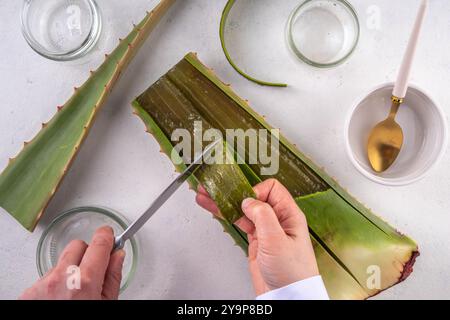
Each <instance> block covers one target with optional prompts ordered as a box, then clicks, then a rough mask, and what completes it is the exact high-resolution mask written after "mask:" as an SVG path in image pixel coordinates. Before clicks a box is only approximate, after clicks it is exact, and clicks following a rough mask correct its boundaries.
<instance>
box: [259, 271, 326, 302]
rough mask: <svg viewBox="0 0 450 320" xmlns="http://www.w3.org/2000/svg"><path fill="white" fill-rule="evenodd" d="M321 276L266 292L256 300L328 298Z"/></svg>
mask: <svg viewBox="0 0 450 320" xmlns="http://www.w3.org/2000/svg"><path fill="white" fill-rule="evenodd" d="M329 299H330V298H329V297H328V293H327V290H326V289H325V285H324V284H323V281H322V277H321V276H316V277H312V278H309V279H305V280H301V281H298V282H295V283H292V284H290V285H288V286H286V287H283V288H279V289H276V290H273V291H269V292H266V293H264V294H262V295H260V296H258V297H257V298H256V300H329Z"/></svg>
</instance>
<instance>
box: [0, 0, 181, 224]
mask: <svg viewBox="0 0 450 320" xmlns="http://www.w3.org/2000/svg"><path fill="white" fill-rule="evenodd" d="M174 2H175V0H162V1H161V2H160V4H159V5H158V6H157V7H155V9H154V10H153V11H151V12H149V13H148V14H147V15H146V17H145V18H144V19H143V20H142V21H141V22H140V23H139V24H138V25H137V26H136V27H135V28H134V29H133V31H131V33H130V34H129V35H128V36H127V37H126V38H125V39H123V40H121V41H120V43H119V45H118V47H117V48H116V49H115V50H114V51H113V52H112V53H111V54H110V55H107V56H106V60H105V62H104V63H103V64H102V65H101V66H100V67H99V68H98V69H97V70H96V71H95V72H92V75H91V76H90V78H89V79H88V80H87V81H86V82H85V83H84V84H83V85H82V86H81V87H80V88H76V89H75V93H74V94H73V96H72V97H71V98H70V99H69V101H67V103H66V104H65V105H64V106H62V107H59V108H58V112H57V113H56V115H55V116H54V117H53V118H52V119H51V120H50V121H49V122H48V123H46V124H43V125H42V130H41V131H40V132H39V133H38V134H37V136H36V137H34V139H33V140H32V141H30V142H29V143H25V145H24V148H23V150H22V151H21V152H20V153H19V155H18V156H17V157H16V158H15V159H11V160H10V163H9V165H8V166H7V168H6V169H5V170H4V171H3V172H2V174H1V175H0V206H1V207H3V208H4V209H5V210H6V211H8V212H9V213H10V214H11V215H12V216H13V217H14V218H16V219H17V220H18V221H19V222H20V223H21V224H22V225H23V226H24V227H25V228H27V229H28V230H30V231H32V230H33V229H34V228H35V226H36V224H37V222H38V221H39V218H40V216H41V215H42V213H43V212H44V210H45V208H46V206H47V204H48V203H49V201H50V199H51V198H52V197H53V195H54V194H55V192H56V189H57V188H58V186H59V184H60V182H61V180H62V178H63V177H64V175H65V174H66V172H67V170H68V169H69V167H70V164H71V163H72V161H73V160H74V158H75V156H76V153H77V151H78V149H79V148H80V145H81V143H82V142H83V140H84V139H85V137H86V135H87V133H88V131H89V129H90V127H91V125H92V124H93V122H94V119H95V116H96V114H97V112H98V110H99V109H100V107H101V106H102V105H103V104H104V102H105V100H106V98H107V97H108V95H109V93H110V92H111V90H112V88H113V86H114V85H115V83H116V82H117V80H118V79H119V77H120V75H121V74H122V72H123V71H124V70H125V69H126V68H127V66H128V64H129V63H130V61H131V60H132V59H133V57H134V56H135V54H136V53H137V52H138V50H139V48H140V47H141V46H142V44H143V43H144V41H145V40H146V39H147V37H148V36H149V34H150V33H151V31H152V30H153V29H154V27H155V26H156V25H157V23H158V22H159V21H160V19H161V17H163V16H164V14H165V13H166V12H167V10H168V9H169V8H170V7H171V5H172V4H173V3H174Z"/></svg>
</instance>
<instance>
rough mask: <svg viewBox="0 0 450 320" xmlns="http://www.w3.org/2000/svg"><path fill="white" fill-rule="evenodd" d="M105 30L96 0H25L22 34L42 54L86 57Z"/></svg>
mask: <svg viewBox="0 0 450 320" xmlns="http://www.w3.org/2000/svg"><path fill="white" fill-rule="evenodd" d="M101 29H102V20H101V15H100V11H99V9H98V6H97V4H96V3H95V1H94V0H25V1H24V4H23V9H22V33H23V35H24V37H25V40H26V41H27V42H28V44H29V45H30V46H31V48H32V49H33V50H34V51H36V52H37V53H39V54H40V55H42V56H44V57H46V58H48V59H52V60H56V61H69V60H74V59H77V58H81V57H83V56H85V55H86V54H87V53H88V52H89V51H90V50H91V49H92V48H93V47H94V46H95V44H96V43H97V41H98V39H99V37H100V33H101Z"/></svg>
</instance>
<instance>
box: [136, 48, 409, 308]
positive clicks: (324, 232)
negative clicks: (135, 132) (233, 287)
mask: <svg viewBox="0 0 450 320" xmlns="http://www.w3.org/2000/svg"><path fill="white" fill-rule="evenodd" d="M134 106H135V109H137V110H138V114H139V115H140V116H141V118H142V119H143V120H144V122H145V123H146V124H147V127H152V129H153V131H154V132H155V133H154V135H155V138H156V139H157V140H158V141H159V143H160V144H161V145H162V146H164V147H163V150H165V152H166V153H167V154H168V155H170V154H171V150H172V149H173V146H172V144H171V142H170V140H169V139H170V137H171V134H172V132H173V131H174V130H175V129H179V128H184V129H187V130H188V131H189V132H190V133H191V135H195V130H194V127H193V124H192V122H193V120H201V121H202V122H203V123H204V124H206V125H205V127H207V128H214V129H217V130H219V131H220V132H221V133H222V135H224V136H225V134H226V130H227V129H242V130H247V129H255V130H261V129H271V127H270V126H269V125H268V124H267V123H266V122H265V120H264V119H263V118H262V117H261V116H259V115H258V114H257V113H256V112H255V111H253V110H252V109H251V108H250V107H249V106H248V104H247V103H246V102H245V101H244V100H242V99H241V98H240V97H238V96H237V95H236V94H235V93H234V92H233V91H232V90H231V88H230V86H229V85H226V84H224V83H223V82H222V81H220V80H219V79H218V78H217V76H216V75H214V73H213V72H212V71H211V70H210V69H208V68H207V67H205V66H204V65H203V64H202V63H201V62H200V61H199V60H198V59H197V57H196V55H195V54H192V53H191V54H188V55H187V56H185V58H184V59H183V60H182V61H180V62H179V63H178V64H177V65H176V66H175V67H174V68H172V69H171V70H170V71H169V72H167V74H165V75H164V76H163V77H161V78H160V79H159V80H158V81H157V82H156V83H155V84H154V85H152V86H151V87H150V88H149V89H147V90H146V91H145V92H144V93H143V94H142V95H141V96H140V97H139V98H138V99H137V100H136V101H135V102H134ZM259 139H262V138H261V136H260V137H259ZM266 142H268V141H266ZM279 143H280V145H279V162H280V163H279V170H278V172H277V173H275V174H274V175H272V176H263V175H261V170H260V169H261V167H262V165H261V164H259V163H256V164H251V163H244V164H239V165H238V166H239V169H240V172H241V173H242V174H243V175H241V174H238V175H227V174H226V173H227V172H228V171H227V170H228V169H226V168H224V167H222V166H212V167H210V169H209V170H208V171H203V172H202V175H201V181H200V182H201V183H202V184H204V185H208V183H210V182H211V181H213V182H217V178H218V177H220V178H221V179H222V180H223V181H221V182H220V183H217V184H216V187H217V188H214V189H211V188H210V189H209V190H208V191H209V192H210V195H211V196H212V197H213V198H214V199H220V201H222V202H220V201H218V207H219V209H220V210H228V211H230V210H233V208H232V206H229V205H228V203H234V204H237V203H240V202H241V201H242V200H243V199H244V198H246V197H248V193H246V192H247V191H248V185H247V183H246V182H244V181H240V182H236V181H231V180H234V179H244V180H246V181H247V182H248V184H250V185H254V184H256V183H258V182H260V181H262V180H265V179H268V178H276V179H278V180H280V181H281V182H282V183H283V184H284V185H285V186H286V187H287V189H288V190H289V192H290V193H291V194H292V196H293V197H294V198H295V199H296V202H297V204H298V206H299V207H300V208H301V209H302V211H303V212H304V213H305V216H306V218H307V220H308V224H309V231H310V236H311V240H312V243H313V246H314V250H315V253H316V257H317V261H318V264H319V269H320V272H321V274H322V276H323V279H324V282H325V285H326V287H327V289H328V293H329V295H330V296H331V297H332V298H333V299H365V298H368V297H370V296H373V295H375V294H377V293H379V292H381V291H382V290H385V289H387V288H389V287H391V286H393V285H395V284H397V283H399V282H401V281H403V280H404V279H406V278H407V277H408V276H409V274H410V273H411V272H412V267H413V264H414V262H415V259H416V257H417V256H418V248H417V244H416V243H415V242H414V241H413V240H411V239H410V238H408V237H407V236H405V235H402V234H400V233H399V232H397V231H396V230H395V229H394V228H392V227H391V226H390V225H389V224H387V223H386V222H384V221H383V220H382V219H380V218H379V217H377V216H376V215H374V214H373V213H372V212H370V211H369V210H368V209H367V208H365V207H364V206H363V205H362V204H361V203H359V202H358V201H357V200H356V199H354V198H353V197H351V196H350V195H349V194H348V193H347V192H346V191H345V190H344V189H343V188H342V187H340V186H339V184H338V183H337V182H336V181H334V180H333V179H332V178H330V177H329V176H328V175H327V174H326V173H325V172H324V171H323V170H322V169H320V168H319V167H318V166H317V165H315V164H314V163H313V162H312V161H311V160H310V159H309V158H307V157H306V156H305V155H304V154H303V153H301V152H300V151H299V150H298V149H296V148H295V147H294V146H293V145H292V144H290V143H289V142H288V141H287V140H286V139H285V138H284V137H282V136H280V138H279ZM235 152H236V153H239V152H238V150H235ZM247 156H248V155H246V154H238V155H237V157H239V159H247V158H248V157H247ZM235 166H236V164H233V165H232V167H233V170H237V169H235ZM237 172H239V171H237ZM242 176H244V178H243V177H242ZM198 178H199V176H197V179H198ZM236 186H238V187H236ZM232 188H238V189H239V190H238V191H239V192H234V191H235V190H233V192H230V190H231V189H232ZM224 204H225V205H224ZM239 210H240V209H239V208H238V207H236V213H235V215H236V216H239V214H240V213H239V212H238V211H239ZM228 215H230V213H229V212H228ZM231 216H233V214H231ZM220 221H221V223H222V225H224V229H225V231H227V232H229V233H230V235H231V236H232V237H233V239H234V240H235V241H236V243H237V244H239V245H240V246H241V247H242V248H244V250H245V248H246V244H247V241H246V239H245V236H244V235H243V234H242V232H240V231H239V230H237V229H236V228H235V227H234V226H233V225H232V224H231V221H232V220H226V219H221V220H220ZM378 280H379V281H378Z"/></svg>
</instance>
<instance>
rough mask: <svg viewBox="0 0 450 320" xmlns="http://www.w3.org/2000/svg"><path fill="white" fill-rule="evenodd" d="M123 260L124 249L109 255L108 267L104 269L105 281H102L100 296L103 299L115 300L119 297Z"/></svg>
mask: <svg viewBox="0 0 450 320" xmlns="http://www.w3.org/2000/svg"><path fill="white" fill-rule="evenodd" d="M124 260H125V251H124V250H117V251H116V252H114V253H113V254H112V255H111V258H110V259H109V265H108V269H107V270H106V275H105V282H104V283H103V292H102V296H103V298H104V299H107V300H117V299H118V298H119V291H120V283H121V282H122V267H123V261H124Z"/></svg>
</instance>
